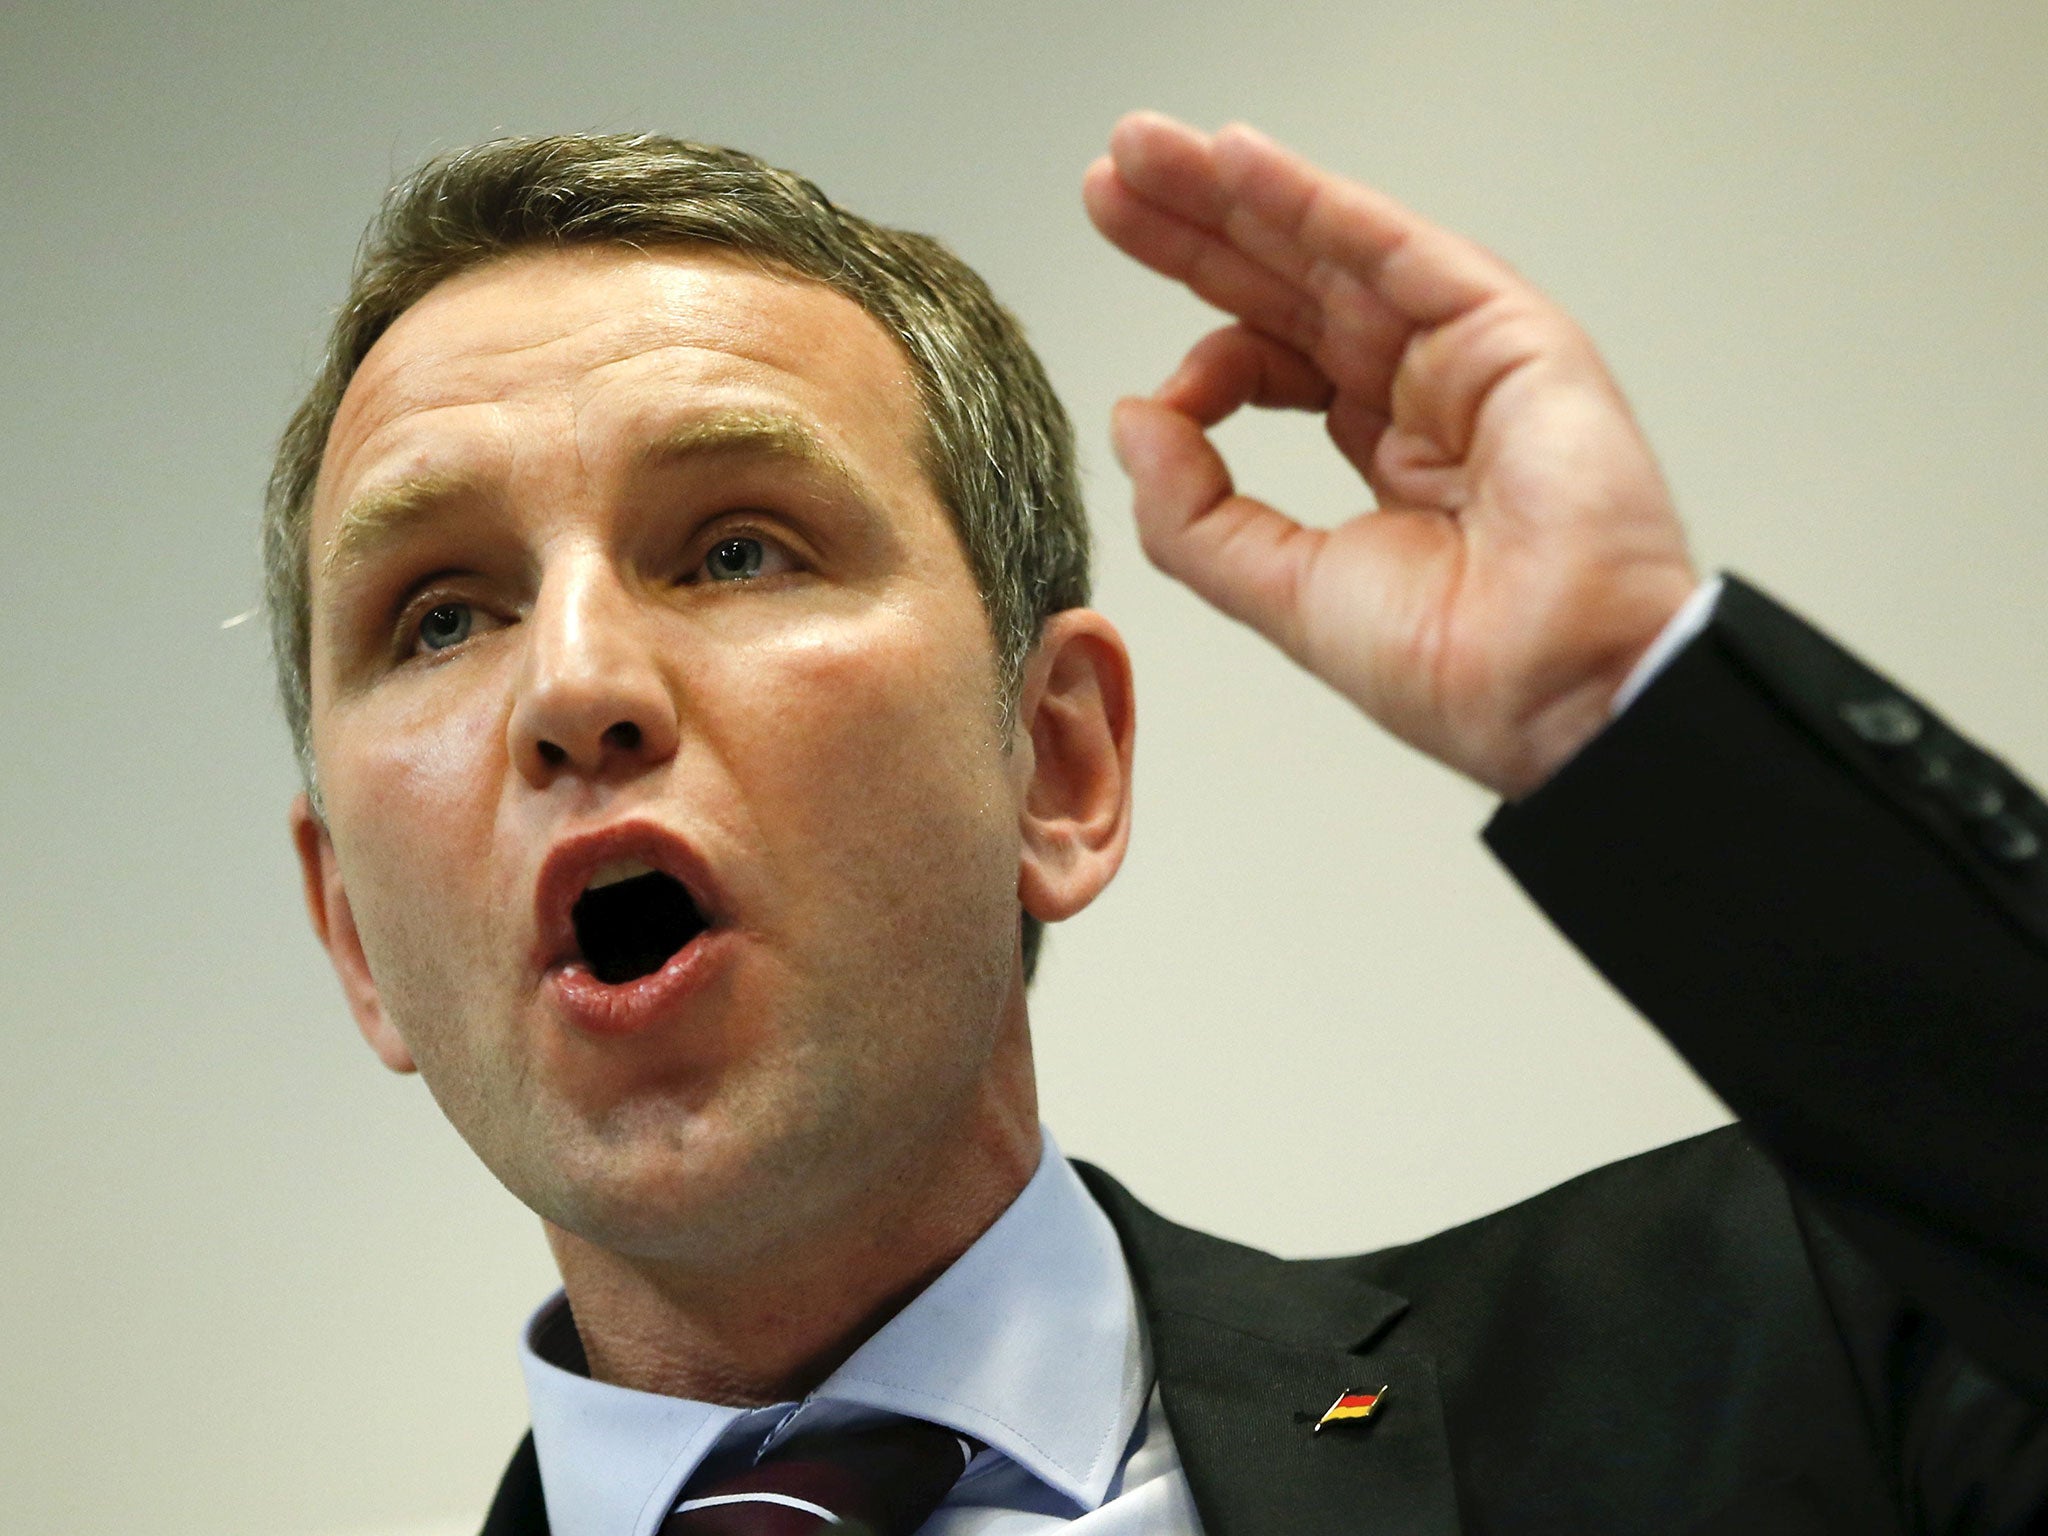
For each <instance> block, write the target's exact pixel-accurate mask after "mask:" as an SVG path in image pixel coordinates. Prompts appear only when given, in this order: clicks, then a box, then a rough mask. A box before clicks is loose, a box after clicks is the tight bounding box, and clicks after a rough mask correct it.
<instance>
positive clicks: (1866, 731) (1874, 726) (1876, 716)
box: [1842, 698, 1927, 749]
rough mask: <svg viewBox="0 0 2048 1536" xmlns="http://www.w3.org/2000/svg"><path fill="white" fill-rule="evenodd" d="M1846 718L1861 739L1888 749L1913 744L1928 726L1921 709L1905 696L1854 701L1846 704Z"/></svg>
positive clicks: (1850, 727) (1843, 715)
mask: <svg viewBox="0 0 2048 1536" xmlns="http://www.w3.org/2000/svg"><path fill="white" fill-rule="evenodd" d="M1842 719H1843V720H1844V721H1845V722H1846V723H1847V724H1848V727H1849V729H1850V730H1851V731H1854V732H1855V733H1856V736H1857V739H1858V740H1860V741H1866V742H1868V743H1869V744H1870V745H1871V746H1873V747H1883V748H1886V749H1894V748H1898V747H1906V746H1911V745H1912V744H1913V743H1914V742H1916V741H1918V740H1919V739H1920V733H1921V732H1922V731H1924V730H1926V728H1927V722H1926V721H1925V720H1924V719H1922V718H1921V715H1920V711H1919V710H1917V709H1915V708H1914V707H1913V706H1912V705H1910V704H1908V703H1907V702H1906V701H1905V700H1904V699H1901V698H1888V699H1866V700H1861V701H1857V700H1852V701H1851V702H1849V703H1847V704H1844V705H1843V706H1842Z"/></svg>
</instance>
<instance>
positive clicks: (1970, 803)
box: [1941, 773, 2005, 821]
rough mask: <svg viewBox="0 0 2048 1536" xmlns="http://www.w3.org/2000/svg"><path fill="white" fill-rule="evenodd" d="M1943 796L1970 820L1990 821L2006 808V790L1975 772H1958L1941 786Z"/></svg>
mask: <svg viewBox="0 0 2048 1536" xmlns="http://www.w3.org/2000/svg"><path fill="white" fill-rule="evenodd" d="M1941 795H1942V798H1943V799H1945V800H1946V801H1948V803H1949V804H1950V805H1952V806H1954V807H1955V808H1956V810H1957V811H1958V812H1959V813H1960V814H1961V815H1962V816H1964V817H1965V818H1967V819H1968V820H1970V821H1989V820H1990V819H1991V818H1992V817H1994V816H1996V815H1998V814H1999V813H2000V812H2001V811H2003V810H2004V809H2005V791H2003V790H2002V789H2000V788H1999V787H1998V786H1997V785H1996V784H1994V783H1992V782H1991V781H1990V780H1989V779H1986V778H1982V777H1980V776H1978V775H1977V774H1974V773H1958V774H1956V775H1955V776H1954V777H1952V778H1951V779H1950V780H1949V781H1948V782H1947V783H1946V784H1944V785H1942V786H1941Z"/></svg>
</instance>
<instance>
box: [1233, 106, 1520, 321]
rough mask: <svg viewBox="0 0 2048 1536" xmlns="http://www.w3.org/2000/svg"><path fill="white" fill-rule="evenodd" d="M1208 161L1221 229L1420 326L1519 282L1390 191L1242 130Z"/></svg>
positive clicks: (1241, 243) (1271, 259) (1248, 248)
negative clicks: (1346, 284) (1360, 286)
mask: <svg viewBox="0 0 2048 1536" xmlns="http://www.w3.org/2000/svg"><path fill="white" fill-rule="evenodd" d="M1210 147H1211V159H1212V162H1213V164H1214V166H1215V170H1216V176H1217V180H1218V183H1219V189H1220V191H1221V192H1222V194H1223V196H1224V197H1225V198H1226V199H1227V202H1226V203H1225V204H1224V205H1223V207H1224V215H1223V220H1222V224H1223V227H1224V228H1225V229H1226V230H1230V231H1231V232H1232V234H1233V237H1234V242H1233V243H1235V244H1236V245H1237V246H1238V247H1239V249H1241V250H1244V251H1245V252H1246V254H1248V255H1250V254H1255V253H1257V252H1258V251H1259V249H1260V248H1261V247H1263V248H1264V254H1265V257H1266V260H1267V262H1268V264H1273V263H1277V262H1283V261H1284V262H1288V263H1294V262H1300V263H1303V264H1305V265H1308V266H1309V267H1310V269H1311V270H1313V268H1314V266H1315V265H1318V264H1320V265H1324V266H1326V267H1334V268H1336V269H1337V270H1339V271H1343V272H1348V273H1350V274H1351V275H1352V276H1353V277H1354V278H1356V279H1357V280H1359V281H1362V282H1363V283H1364V284H1365V285H1366V286H1367V287H1368V288H1370V289H1371V290H1372V291H1373V292H1374V293H1376V294H1377V295H1378V296H1379V297H1380V298H1381V299H1383V300H1384V301H1385V302H1386V303H1387V304H1388V305H1390V306H1391V307H1392V308H1394V309H1396V310H1398V311H1399V312H1400V313H1402V314H1403V315H1405V316H1407V317H1408V318H1409V319H1410V320H1413V321H1414V322H1415V323H1417V324H1418V325H1424V326H1435V325H1441V324H1442V323H1443V322H1445V321H1446V320H1450V319H1453V318H1455V317H1456V316H1458V315H1460V314H1463V313H1465V312H1466V311H1467V310H1470V309H1474V308H1476V307H1477V306H1479V305H1480V304H1483V303H1485V302H1486V301H1487V300H1488V299H1491V298H1493V297H1495V296H1496V295H1498V294H1500V293H1502V292H1504V291H1506V290H1508V289H1511V288H1515V287H1520V286H1524V285H1523V283H1522V279H1521V278H1520V277H1519V276H1518V275H1517V274H1516V273H1515V271H1514V269H1513V268H1511V267H1509V266H1508V265H1507V263H1506V262H1504V261H1502V260H1500V258H1499V257H1497V256H1495V255H1493V254H1492V253H1491V252H1490V251H1488V250H1486V249H1485V248H1484V247H1482V246H1480V245H1478V244H1476V243H1475V242H1473V241H1471V240H1467V239H1466V238H1465V237H1464V236H1462V235H1457V234H1453V233H1452V232H1451V231H1450V230H1447V229H1444V228H1443V227H1442V226H1440V225H1437V224H1433V223H1431V222H1430V221H1429V220H1428V219H1425V218H1423V217H1422V215H1420V214H1418V213H1416V212H1414V211H1413V210H1412V209H1410V208H1407V207H1405V206H1404V205H1402V204H1401V203H1399V202H1397V201H1395V200H1394V199H1393V198H1391V197H1389V196H1387V194H1386V193H1384V192H1381V191H1378V190H1377V189H1375V188H1372V187H1368V186H1366V185H1365V184H1364V183H1362V182H1356V181H1352V180H1350V179H1349V178H1348V177H1343V176H1338V175H1335V174H1334V173H1332V172H1330V171H1326V170H1323V169H1322V168H1321V167H1319V166H1316V165H1314V164H1311V163H1310V162H1309V161H1308V160H1305V159H1303V158H1302V157H1301V156H1300V155H1298V154H1296V153H1294V151H1292V150H1290V149H1287V148H1285V147H1284V146H1282V145H1281V144H1279V143H1277V142H1275V141H1274V140H1272V139H1270V138H1268V137H1267V136H1266V135H1265V134H1263V133H1260V132H1259V131H1258V130H1257V129H1256V128H1252V127H1250V126H1248V125H1246V124H1243V123H1232V124H1230V125H1228V126H1227V127H1225V128H1223V129H1221V130H1220V131H1219V132H1218V133H1217V134H1216V136H1215V138H1214V139H1213V140H1212V141H1211V146H1210Z"/></svg>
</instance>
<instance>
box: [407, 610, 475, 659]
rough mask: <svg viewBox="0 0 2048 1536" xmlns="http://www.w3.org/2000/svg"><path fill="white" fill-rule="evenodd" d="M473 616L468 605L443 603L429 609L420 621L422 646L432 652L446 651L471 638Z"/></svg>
mask: <svg viewBox="0 0 2048 1536" xmlns="http://www.w3.org/2000/svg"><path fill="white" fill-rule="evenodd" d="M472 622H473V614H472V612H471V609H470V606H469V604H467V603H442V604H440V605H439V606H437V607H434V608H429V609H428V610H427V613H426V617H424V618H422V619H421V620H420V644H421V645H423V646H425V647H426V648H427V649H428V650H430V651H445V650H447V649H448V647H449V646H451V645H460V644H461V643H462V642H463V641H465V640H467V639H468V638H469V627H470V624H471V623H472Z"/></svg>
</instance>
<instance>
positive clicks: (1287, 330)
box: [1081, 159, 1318, 343]
mask: <svg viewBox="0 0 2048 1536" xmlns="http://www.w3.org/2000/svg"><path fill="white" fill-rule="evenodd" d="M1081 195H1082V201H1083V203H1084V204H1085V205H1086V207H1087V209H1088V216H1089V218H1090V219H1091V220H1093V221H1094V224H1095V227H1096V228H1097V229H1099V230H1101V231H1102V233H1103V235H1104V236H1105V237H1107V238H1108V240H1109V241H1110V243H1111V244H1113V245H1115V246H1116V247H1117V248H1118V249H1119V250H1121V251H1123V252H1124V254H1126V255H1127V256H1130V257H1132V258H1134V259H1135V260H1137V261H1140V262H1142V263H1144V264H1145V265H1146V266H1148V267H1150V268H1151V269H1152V270H1153V271H1155V272H1157V273H1159V274H1160V275H1161V276H1163V277H1169V278H1172V279H1173V280H1174V281H1175V282H1179V283H1184V284H1186V285H1187V287H1188V288H1189V289H1191V290H1192V291H1193V292H1194V293H1195V295H1196V296H1197V297H1198V298H1200V299H1202V300H1204V301H1205V302H1207V303H1210V304H1213V305H1215V306H1216V307H1217V308H1218V309H1220V310H1223V311H1224V312H1225V313H1227V314H1232V315H1236V316H1237V317H1238V318H1239V319H1241V320H1245V321H1247V322H1249V323H1250V324H1252V325H1256V326H1258V327H1259V328H1260V329H1261V330H1264V331H1269V332H1271V333H1272V334H1273V335H1276V336H1280V337H1284V338H1286V339H1287V340H1289V341H1293V342H1297V343H1306V342H1308V341H1309V340H1311V339H1312V338H1313V337H1314V335H1315V333H1316V328H1317V324H1318V319H1317V316H1316V312H1315V305H1314V301H1313V300H1312V299H1311V298H1310V297H1309V296H1308V295H1307V294H1305V293H1303V292H1302V291H1301V290H1300V289H1298V288H1295V287H1293V286H1291V285H1289V284H1288V283H1286V282H1284V281H1282V280H1281V279H1279V278H1277V277H1275V276H1274V275H1273V274H1272V273H1271V272H1270V271H1268V270H1267V269H1266V268H1264V267H1262V266H1261V265H1259V263H1257V262H1255V261H1253V260H1251V259H1250V258H1249V257H1247V256H1245V255H1244V254H1243V253H1242V252H1240V251H1238V250H1236V249H1235V248H1234V247H1233V246H1232V245H1231V244H1230V243H1229V242H1228V241H1226V240H1223V239H1220V238H1218V237H1217V236H1216V235H1214V234H1212V233H1210V232H1208V231H1206V230H1203V229H1202V228H1200V227H1199V226H1197V225H1195V224H1193V223H1190V222H1189V221H1188V220H1186V219H1184V218H1182V217H1180V216H1179V215H1177V214H1175V213H1172V212H1170V211H1169V210H1167V209H1165V208H1164V207H1162V206H1160V205H1158V204H1156V203H1152V202H1149V201H1147V200H1146V199H1145V198H1143V197H1141V196H1139V195H1138V193H1136V192H1135V191H1133V190H1132V188H1131V187H1130V186H1129V185H1128V184H1127V183H1126V182H1125V181H1124V180H1123V178H1122V177H1121V175H1120V174H1119V173H1118V171H1117V169H1116V167H1115V165H1114V164H1113V163H1112V162H1111V161H1109V160H1108V159H1102V160H1098V161H1096V162H1095V164H1093V165H1091V166H1090V167H1089V168H1088V174H1087V176H1086V177H1085V178H1084V179H1083V181H1082V184H1081Z"/></svg>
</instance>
